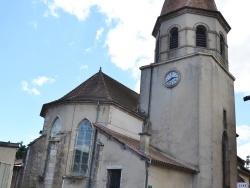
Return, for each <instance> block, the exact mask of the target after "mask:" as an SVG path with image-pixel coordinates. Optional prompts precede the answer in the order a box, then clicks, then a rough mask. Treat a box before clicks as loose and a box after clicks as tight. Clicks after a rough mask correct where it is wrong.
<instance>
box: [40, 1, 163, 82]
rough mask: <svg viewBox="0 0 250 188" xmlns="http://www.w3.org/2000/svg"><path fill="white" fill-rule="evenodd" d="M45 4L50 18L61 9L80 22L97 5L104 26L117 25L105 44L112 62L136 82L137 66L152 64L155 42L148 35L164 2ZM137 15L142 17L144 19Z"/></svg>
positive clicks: (58, 2) (137, 77) (73, 2)
mask: <svg viewBox="0 0 250 188" xmlns="http://www.w3.org/2000/svg"><path fill="white" fill-rule="evenodd" d="M44 2H45V4H46V5H47V6H48V9H49V11H50V12H51V14H50V15H53V14H55V16H58V14H57V10H59V9H61V10H63V11H64V12H67V13H69V14H71V15H74V16H76V17H77V18H78V20H81V21H82V20H84V19H86V18H87V16H88V15H89V12H90V9H91V7H93V6H96V7H97V8H98V10H99V12H100V13H102V14H103V15H104V16H105V17H106V23H107V24H109V23H111V22H112V23H113V22H114V23H116V24H115V26H114V27H113V28H110V29H109V30H108V32H107V36H106V41H105V46H106V47H107V49H108V53H109V56H110V58H111V61H112V63H114V64H115V65H116V66H117V67H119V68H121V69H123V70H130V71H131V73H132V74H133V75H134V77H135V78H136V79H139V74H140V71H139V67H140V66H142V65H145V64H148V63H152V62H153V56H154V54H153V53H154V43H155V40H154V38H153V37H152V36H151V35H150V34H151V32H152V29H153V26H154V23H155V21H156V18H157V16H158V15H159V13H160V10H161V6H162V4H163V2H161V1H158V0H146V1H145V0H137V1H132V0H130V1H117V0H105V1H103V0H84V1H83V0H72V1H68V0H44ZM131 4H132V5H133V6H131ZM110 5H112V6H110ZM138 7H139V8H138ZM128 10H129V11H128ZM145 13H146V14H145ZM138 15H143V20H142V17H141V16H138ZM145 20H146V21H145ZM102 33H103V28H100V29H99V30H98V31H97V34H96V39H97V40H98V39H99V38H100V36H101V35H102Z"/></svg>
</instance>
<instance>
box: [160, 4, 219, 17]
mask: <svg viewBox="0 0 250 188" xmlns="http://www.w3.org/2000/svg"><path fill="white" fill-rule="evenodd" d="M183 7H193V8H200V9H206V10H213V11H217V7H216V4H215V2H214V0H165V2H164V4H163V7H162V11H161V15H164V14H167V13H170V12H172V11H175V10H178V9H180V8H183Z"/></svg>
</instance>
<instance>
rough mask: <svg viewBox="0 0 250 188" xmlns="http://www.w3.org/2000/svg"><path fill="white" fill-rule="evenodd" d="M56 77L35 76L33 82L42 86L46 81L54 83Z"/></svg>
mask: <svg viewBox="0 0 250 188" xmlns="http://www.w3.org/2000/svg"><path fill="white" fill-rule="evenodd" d="M54 81H55V79H53V78H49V77H46V76H39V77H38V78H35V79H33V80H32V84H33V85H35V86H42V85H44V84H46V83H53V82H54Z"/></svg>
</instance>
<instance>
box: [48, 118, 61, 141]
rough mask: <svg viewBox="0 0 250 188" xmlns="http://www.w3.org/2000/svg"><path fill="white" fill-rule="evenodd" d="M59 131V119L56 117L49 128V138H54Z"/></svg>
mask: <svg viewBox="0 0 250 188" xmlns="http://www.w3.org/2000/svg"><path fill="white" fill-rule="evenodd" d="M60 131H61V120H60V118H58V117H56V119H55V120H54V123H53V126H52V128H51V132H50V137H51V138H53V137H56V136H57V135H58V133H59V132H60Z"/></svg>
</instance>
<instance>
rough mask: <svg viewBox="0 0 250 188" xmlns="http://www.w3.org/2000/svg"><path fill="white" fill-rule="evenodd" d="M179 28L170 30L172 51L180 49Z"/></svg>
mask: <svg viewBox="0 0 250 188" xmlns="http://www.w3.org/2000/svg"><path fill="white" fill-rule="evenodd" d="M178 35H179V34H178V28H177V27H174V28H172V29H171V30H170V50H172V49H174V48H178V43H179V36H178Z"/></svg>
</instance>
